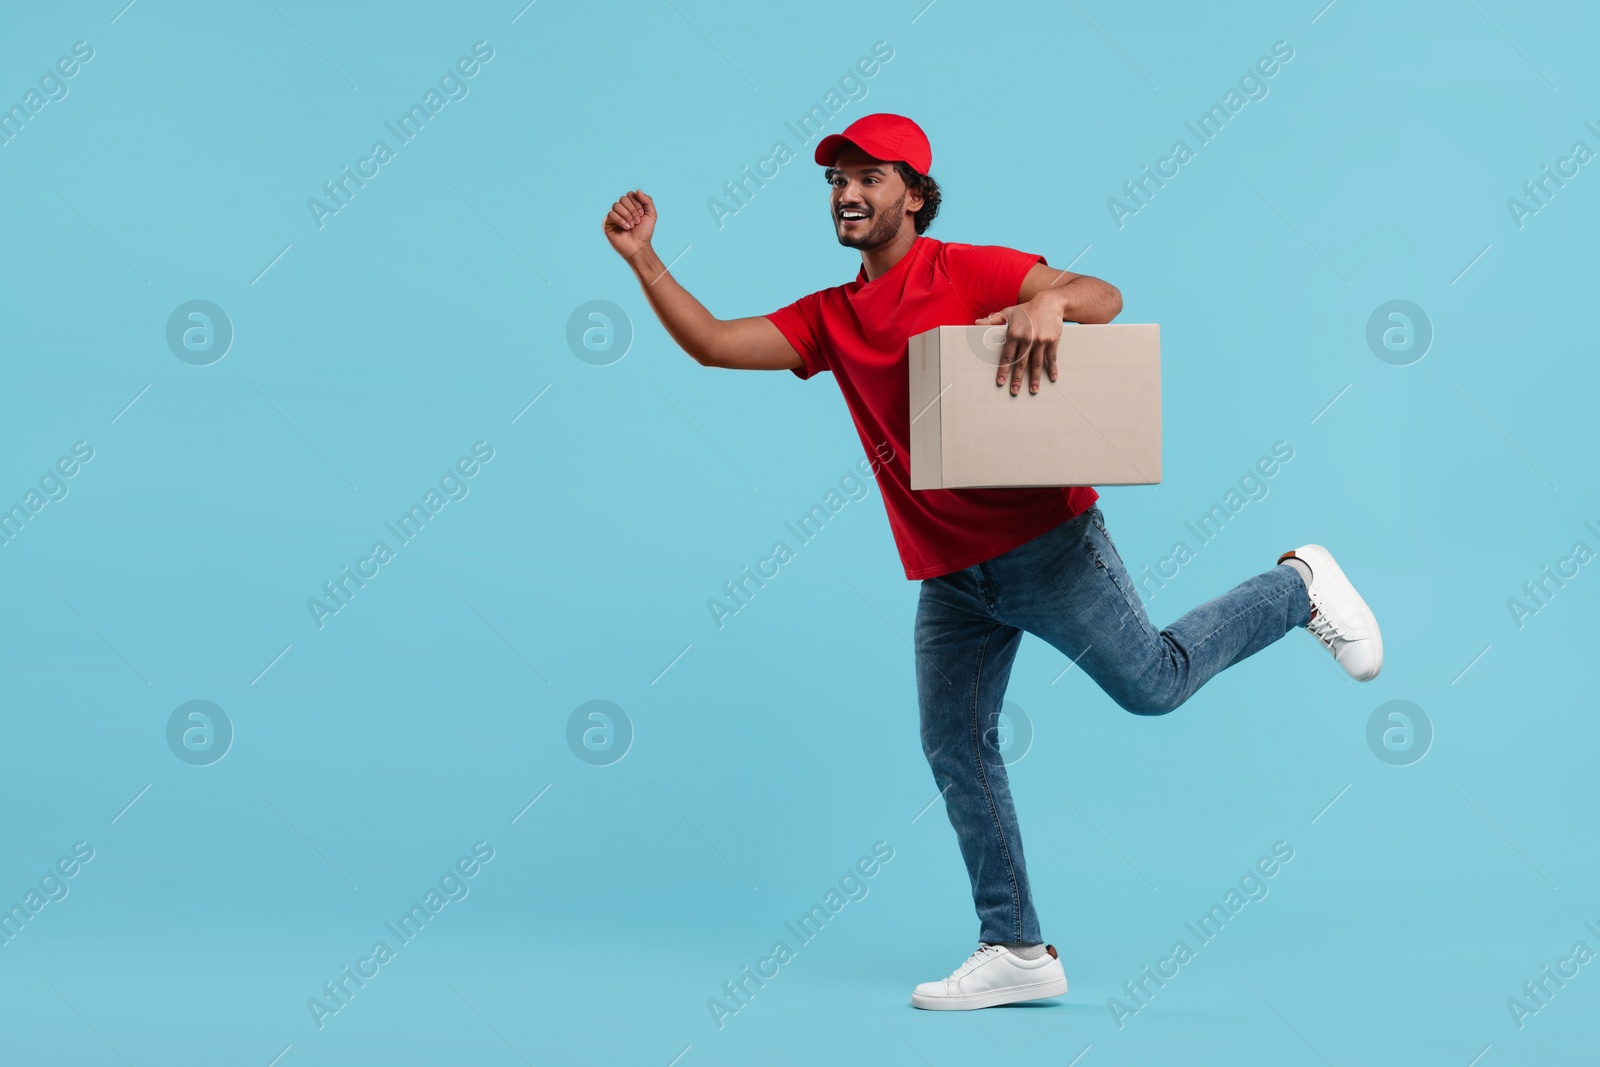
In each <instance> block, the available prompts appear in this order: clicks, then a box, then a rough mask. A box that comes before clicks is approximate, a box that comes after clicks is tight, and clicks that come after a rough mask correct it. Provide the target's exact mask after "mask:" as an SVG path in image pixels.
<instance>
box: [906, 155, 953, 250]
mask: <svg viewBox="0 0 1600 1067" xmlns="http://www.w3.org/2000/svg"><path fill="white" fill-rule="evenodd" d="M894 169H895V171H896V172H897V173H898V174H899V175H900V178H901V180H902V181H904V182H905V183H906V192H908V193H921V194H922V207H921V209H920V210H918V211H917V214H916V217H915V218H914V219H913V220H912V221H913V223H915V225H916V227H917V233H918V234H922V233H926V232H927V229H928V227H929V226H931V225H932V224H933V218H934V216H935V215H937V214H939V202H940V200H942V199H943V196H942V194H941V193H940V192H939V183H938V182H936V181H934V180H933V178H932V177H930V176H929V175H927V174H918V173H917V172H916V171H915V170H912V169H911V167H910V165H909V164H906V163H903V162H901V161H900V160H896V161H895V164H894Z"/></svg>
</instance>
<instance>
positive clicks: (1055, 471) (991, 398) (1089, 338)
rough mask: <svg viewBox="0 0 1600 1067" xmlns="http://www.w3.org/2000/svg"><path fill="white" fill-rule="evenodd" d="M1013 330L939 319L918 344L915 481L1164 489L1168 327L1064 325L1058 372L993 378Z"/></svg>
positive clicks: (923, 485)
mask: <svg viewBox="0 0 1600 1067" xmlns="http://www.w3.org/2000/svg"><path fill="white" fill-rule="evenodd" d="M1004 340H1005V327H1004V326H938V327H935V328H934V329H931V330H928V331H927V332H925V333H919V334H917V335H916V336H915V337H913V338H911V341H910V363H911V367H910V378H911V488H912V489H956V488H965V487H975V486H1002V487H1015V486H1050V485H1155V484H1157V483H1159V482H1160V481H1161V327H1160V326H1159V325H1157V324H1155V323H1110V324H1106V325H1097V326H1085V325H1080V324H1078V323H1070V322H1069V323H1066V324H1064V325H1063V326H1062V328H1061V344H1060V345H1059V347H1058V348H1057V350H1056V367H1057V369H1058V370H1059V372H1060V377H1059V378H1058V379H1057V380H1056V381H1054V382H1052V381H1051V380H1050V376H1049V374H1048V373H1046V372H1043V371H1041V372H1040V375H1039V391H1038V392H1037V393H1029V392H1028V379H1027V377H1026V372H1024V377H1023V382H1022V391H1021V392H1020V393H1018V394H1017V395H1016V396H1012V395H1011V386H1010V384H1009V382H1008V383H1007V384H1006V385H1004V386H996V385H995V377H996V374H997V370H998V367H999V365H1000V346H1001V343H1002V342H1003V341H1004Z"/></svg>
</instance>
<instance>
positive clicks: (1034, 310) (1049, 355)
mask: <svg viewBox="0 0 1600 1067" xmlns="http://www.w3.org/2000/svg"><path fill="white" fill-rule="evenodd" d="M1002 323H1003V324H1005V327H1006V340H1005V344H1004V345H1002V346H1001V348H1000V368H999V372H998V375H997V376H996V378H995V382H994V383H995V384H996V385H1004V384H1005V383H1006V379H1007V378H1010V379H1011V395H1012V396H1016V395H1017V394H1018V393H1019V392H1021V390H1022V376H1023V374H1024V373H1026V374H1027V376H1028V392H1030V393H1037V392H1038V391H1039V372H1040V371H1041V370H1043V371H1045V372H1047V373H1048V374H1049V375H1050V380H1051V381H1052V382H1053V381H1055V380H1056V378H1057V377H1058V376H1059V374H1058V372H1057V370H1056V346H1057V345H1058V344H1060V342H1061V323H1062V318H1061V309H1060V307H1059V305H1058V302H1057V301H1056V300H1054V299H1052V298H1051V294H1049V293H1048V291H1047V292H1045V293H1040V294H1039V295H1038V296H1036V297H1034V298H1033V299H1032V300H1029V301H1028V302H1027V303H1024V304H1015V305H1013V306H1011V307H1008V308H1006V309H1005V310H1003V311H997V312H995V313H994V314H993V315H988V316H985V317H984V318H981V319H978V320H977V325H979V326H999V325H1001V324H1002Z"/></svg>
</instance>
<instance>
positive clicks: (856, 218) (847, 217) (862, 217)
mask: <svg viewBox="0 0 1600 1067" xmlns="http://www.w3.org/2000/svg"><path fill="white" fill-rule="evenodd" d="M866 219H867V213H866V212H865V211H862V210H860V209H858V208H853V207H847V208H842V209H841V210H840V211H839V221H840V222H865V221H866Z"/></svg>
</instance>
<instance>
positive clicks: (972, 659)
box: [915, 505, 1311, 942]
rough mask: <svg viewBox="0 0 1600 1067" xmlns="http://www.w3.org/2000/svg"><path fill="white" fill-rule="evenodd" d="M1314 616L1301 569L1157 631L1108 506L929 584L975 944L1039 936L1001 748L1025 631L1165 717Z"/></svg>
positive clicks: (923, 602)
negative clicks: (1115, 538)
mask: <svg viewBox="0 0 1600 1067" xmlns="http://www.w3.org/2000/svg"><path fill="white" fill-rule="evenodd" d="M1310 620H1311V603H1310V599H1309V598H1308V597H1307V595H1306V586H1305V583H1304V581H1302V580H1301V578H1300V574H1299V572H1298V571H1297V570H1295V569H1294V568H1293V567H1290V566H1289V565H1287V564H1278V565H1276V566H1274V567H1272V568H1271V569H1270V570H1268V571H1266V572H1264V573H1262V574H1258V575H1256V576H1255V577H1253V578H1250V579H1247V580H1246V581H1244V582H1241V583H1240V584H1239V585H1236V586H1234V587H1233V588H1232V589H1230V590H1229V591H1228V592H1226V593H1224V594H1223V595H1222V596H1219V597H1217V598H1216V599H1215V600H1210V601H1207V602H1206V603H1204V604H1201V605H1200V606H1199V607H1197V608H1195V609H1194V610H1193V611H1191V612H1189V613H1188V614H1186V615H1184V616H1183V617H1182V618H1180V619H1179V620H1178V621H1176V622H1174V623H1173V624H1172V625H1171V626H1168V627H1166V628H1165V629H1162V630H1157V629H1156V628H1155V627H1154V626H1152V625H1151V624H1150V619H1149V617H1148V616H1147V615H1146V614H1145V610H1144V605H1143V603H1142V602H1141V601H1140V599H1139V593H1138V590H1137V589H1136V588H1135V587H1134V584H1133V582H1132V581H1131V580H1130V579H1129V577H1128V572H1127V570H1126V569H1125V568H1124V566H1123V563H1122V559H1121V557H1120V556H1119V555H1118V554H1117V549H1116V546H1115V545H1114V544H1113V543H1112V541H1111V535H1110V534H1108V533H1107V532H1106V528H1105V517H1104V515H1103V514H1102V512H1101V510H1100V508H1099V506H1098V505H1095V506H1091V507H1090V508H1089V509H1088V510H1087V511H1085V512H1083V513H1081V514H1079V515H1077V516H1075V517H1073V518H1071V519H1069V520H1067V521H1066V522H1063V523H1061V524H1060V525H1059V526H1057V527H1056V528H1054V529H1053V530H1050V531H1048V532H1046V533H1044V534H1041V535H1040V536H1038V537H1036V538H1034V539H1033V540H1032V541H1029V542H1027V543H1026V544H1024V545H1020V546H1018V547H1017V548H1014V549H1012V550H1011V551H1009V552H1006V553H1004V554H1002V555H999V556H996V557H995V558H994V559H991V560H987V561H985V562H983V563H978V564H974V565H973V566H971V567H967V568H965V569H964V570H959V571H956V572H954V573H952V574H946V575H941V576H940V577H938V578H929V579H925V580H924V581H923V582H922V588H921V592H920V594H919V597H918V601H917V622H916V641H915V644H916V663H917V699H918V704H919V706H920V708H921V719H922V751H923V753H924V754H926V756H927V757H928V765H929V766H930V767H931V768H932V769H933V779H934V782H935V784H937V785H938V787H939V791H940V793H941V794H942V795H943V796H944V802H945V810H946V812H947V813H948V814H949V816H950V825H951V826H953V827H955V831H956V838H957V840H958V841H959V842H960V844H961V855H962V857H963V858H964V859H965V860H966V864H967V874H968V876H969V877H970V879H971V881H972V900H973V904H974V905H975V906H976V908H977V911H978V919H979V922H980V929H979V934H978V939H979V940H980V941H990V942H998V941H1028V942H1038V941H1041V940H1043V938H1042V937H1041V936H1040V934H1039V918H1038V916H1037V915H1036V914H1035V912H1034V908H1033V894H1032V892H1031V891H1030V890H1029V888H1028V870H1027V865H1026V864H1025V863H1024V861H1023V858H1022V836H1021V834H1020V832H1019V831H1018V829H1017V815H1016V810H1015V809H1014V807H1013V806H1012V802H1011V787H1010V784H1009V782H1008V781H1007V778H1006V768H1005V764H1004V763H1003V762H1002V758H1001V754H1000V752H999V749H998V748H997V747H996V736H997V734H998V729H997V727H998V716H999V713H1000V708H1001V704H1002V702H1003V700H1004V698H1005V690H1006V681H1007V679H1008V678H1009V677H1010V675H1011V664H1012V661H1013V660H1014V659H1015V658H1016V655H1017V648H1018V646H1019V645H1020V644H1021V642H1022V634H1023V631H1024V630H1026V631H1027V632H1028V633H1031V634H1034V635H1036V636H1038V637H1041V638H1043V639H1044V640H1046V641H1048V642H1050V644H1052V645H1054V646H1055V647H1056V648H1057V649H1059V650H1060V651H1061V653H1062V654H1063V655H1065V656H1067V657H1068V658H1069V659H1071V660H1073V661H1074V662H1075V663H1076V664H1077V665H1078V666H1079V667H1081V668H1083V670H1084V671H1085V672H1086V673H1087V674H1088V675H1089V677H1090V678H1092V679H1093V680H1094V682H1095V684H1096V685H1098V686H1099V687H1100V688H1101V689H1103V690H1104V691H1105V692H1106V694H1107V695H1108V696H1110V697H1111V699H1112V700H1114V701H1116V702H1117V704H1119V705H1120V706H1121V707H1123V708H1124V709H1126V710H1127V711H1130V712H1133V713H1134V714H1135V715H1164V714H1166V713H1167V712H1169V711H1171V710H1172V709H1173V708H1176V707H1177V706H1178V705H1179V704H1182V703H1183V702H1184V701H1185V700H1188V699H1189V698H1190V697H1191V696H1193V695H1194V694H1195V691H1196V690H1198V689H1199V688H1200V687H1201V686H1202V685H1204V684H1205V683H1206V681H1207V680H1208V679H1210V678H1211V677H1212V676H1213V675H1215V674H1217V672H1219V671H1221V670H1222V669H1223V668H1225V667H1228V666H1231V665H1232V664H1235V663H1238V662H1239V661H1240V660H1242V659H1244V658H1245V657H1247V656H1251V655H1254V654H1255V653H1256V652H1259V651H1260V650H1261V649H1263V648H1266V647H1267V646H1268V645H1270V644H1272V643H1273V642H1274V641H1276V640H1278V638H1280V637H1282V636H1284V635H1285V634H1287V633H1288V632H1289V631H1290V630H1291V629H1293V628H1294V627H1296V626H1304V625H1305V624H1306V623H1307V622H1309V621H1310Z"/></svg>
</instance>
